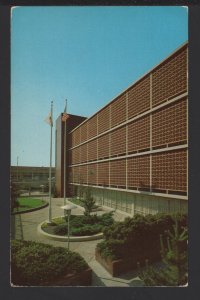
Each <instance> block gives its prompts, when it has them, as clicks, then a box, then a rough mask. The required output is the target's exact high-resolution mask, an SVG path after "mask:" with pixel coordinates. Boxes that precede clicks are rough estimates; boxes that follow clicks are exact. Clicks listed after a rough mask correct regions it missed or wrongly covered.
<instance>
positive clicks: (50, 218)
mask: <svg viewBox="0 0 200 300" xmlns="http://www.w3.org/2000/svg"><path fill="white" fill-rule="evenodd" d="M52 127H53V101H51V139H50V167H49V223H51V222H52V211H51V168H52Z"/></svg>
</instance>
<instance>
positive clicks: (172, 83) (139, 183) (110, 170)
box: [56, 43, 188, 215]
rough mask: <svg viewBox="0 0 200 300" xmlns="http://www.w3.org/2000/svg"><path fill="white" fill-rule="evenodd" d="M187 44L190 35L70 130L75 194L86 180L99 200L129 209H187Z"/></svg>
mask: <svg viewBox="0 0 200 300" xmlns="http://www.w3.org/2000/svg"><path fill="white" fill-rule="evenodd" d="M187 52H188V44H187V43H186V44H184V45H183V46H181V47H180V48H179V49H177V50H176V51H175V52H174V53H172V54H171V55H170V56H169V57H167V58H166V59H165V60H164V61H162V62H161V63H160V64H159V65H157V66H156V67H155V68H153V69H152V70H151V71H149V72H148V73H147V74H145V75H144V76H143V77H142V78H140V79H139V80H138V81H137V82H135V83H134V84H133V85H131V86H130V87H128V88H127V89H126V90H125V91H123V92H122V93H121V94H120V95H119V96H117V97H116V98H115V99H114V100H112V101H111V102H109V103H108V104H107V105H106V106H105V107H103V108H102V109H101V110H99V111H98V112H96V113H95V114H94V115H93V116H91V117H90V118H87V119H85V120H84V121H83V122H81V123H80V124H79V125H78V126H76V127H75V128H74V129H72V130H71V131H68V133H67V137H66V143H67V150H66V151H67V159H68V161H67V169H66V173H67V174H68V176H67V180H66V185H67V190H68V194H69V195H70V193H72V191H73V190H74V188H75V187H76V186H79V185H81V186H82V185H86V186H90V188H91V191H92V194H93V196H94V198H95V199H96V201H97V203H99V204H101V205H105V206H109V207H112V208H114V209H119V210H121V211H124V212H126V213H128V214H130V215H134V214H135V213H141V214H148V213H156V212H175V211H180V212H181V211H187V202H188V201H187V200H188V76H187V70H188V62H187V57H188V54H187ZM58 120H59V119H58ZM69 120H70V118H69ZM67 122H68V121H67ZM59 124H60V122H59ZM59 124H57V125H58V126H57V129H58V128H59V126H60V125H59ZM60 145H61V144H60V143H59V145H57V149H58V148H59V147H60ZM61 164H62V165H63V159H61ZM56 172H57V171H56ZM56 180H57V177H56Z"/></svg>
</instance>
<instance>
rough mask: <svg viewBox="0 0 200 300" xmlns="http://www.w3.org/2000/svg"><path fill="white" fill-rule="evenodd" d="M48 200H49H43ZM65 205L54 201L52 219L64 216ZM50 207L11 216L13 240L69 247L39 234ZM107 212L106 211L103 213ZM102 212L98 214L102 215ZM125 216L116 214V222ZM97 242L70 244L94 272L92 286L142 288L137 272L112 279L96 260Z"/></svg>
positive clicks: (78, 212) (59, 201)
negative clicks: (63, 206)
mask: <svg viewBox="0 0 200 300" xmlns="http://www.w3.org/2000/svg"><path fill="white" fill-rule="evenodd" d="M43 199H44V200H48V198H45V197H44V198H43ZM62 205H63V199H62V198H53V199H52V217H57V216H61V215H63V210H62V209H61V208H60V207H61V206H62ZM48 212H49V207H46V208H43V209H41V210H38V211H35V212H30V213H25V214H21V215H20V214H19V215H13V216H11V238H12V239H23V240H32V241H38V242H42V243H46V244H50V245H53V246H61V247H67V242H60V241H53V240H48V239H46V238H45V237H43V236H39V235H38V233H37V226H38V224H40V223H41V222H43V221H45V220H48ZM81 212H83V209H82V208H76V209H74V210H73V214H80V213H81ZM103 212H105V210H104V211H103ZM103 212H102V211H100V212H98V214H102V213H103ZM124 217H125V215H123V214H121V213H117V212H115V213H114V218H115V219H116V220H123V219H124ZM100 241H101V240H97V241H87V242H70V250H72V251H76V252H78V253H79V254H80V255H81V256H82V257H84V259H85V261H86V262H87V263H88V265H89V266H90V267H91V268H92V270H93V280H92V286H108V287H128V286H141V285H142V283H141V281H140V280H139V278H138V277H137V273H136V272H131V273H128V274H126V275H124V276H120V277H112V276H111V275H110V274H109V273H108V272H107V271H106V270H105V269H104V268H103V267H102V266H101V265H100V264H99V263H98V262H97V261H96V260H95V248H96V245H97V243H99V242H100Z"/></svg>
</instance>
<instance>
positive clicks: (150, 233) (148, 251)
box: [97, 214, 187, 261]
mask: <svg viewBox="0 0 200 300" xmlns="http://www.w3.org/2000/svg"><path fill="white" fill-rule="evenodd" d="M174 218H177V219H178V224H179V226H183V227H186V226H187V215H186V214H176V215H169V214H156V215H147V216H142V215H136V216H134V217H133V218H130V217H128V218H126V219H125V220H124V222H117V223H114V224H113V225H111V226H109V227H106V228H104V230H103V233H104V241H102V242H100V243H98V244H97V250H98V252H99V253H100V255H101V256H102V257H103V258H105V259H106V258H110V259H112V260H115V259H121V258H122V259H123V258H130V257H134V256H135V257H136V256H137V257H138V258H139V259H140V261H141V260H145V259H146V258H151V259H152V260H156V258H160V234H165V232H166V230H171V229H172V226H173V224H174Z"/></svg>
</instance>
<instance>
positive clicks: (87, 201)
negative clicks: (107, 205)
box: [80, 187, 95, 216]
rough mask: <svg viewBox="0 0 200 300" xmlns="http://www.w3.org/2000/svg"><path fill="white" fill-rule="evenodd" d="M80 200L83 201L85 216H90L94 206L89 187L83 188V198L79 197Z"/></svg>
mask: <svg viewBox="0 0 200 300" xmlns="http://www.w3.org/2000/svg"><path fill="white" fill-rule="evenodd" d="M80 201H81V202H82V203H83V207H84V209H85V212H84V214H85V216H90V213H91V212H92V209H93V208H94V207H95V200H94V198H93V196H92V195H91V190H90V188H89V187H87V188H86V189H85V191H84V194H83V198H82V199H80Z"/></svg>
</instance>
